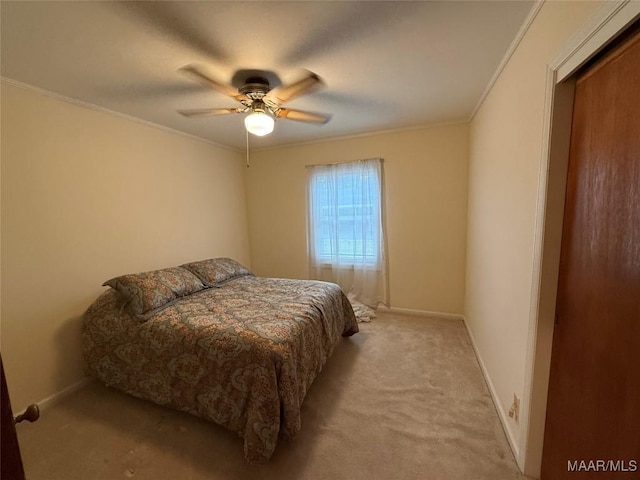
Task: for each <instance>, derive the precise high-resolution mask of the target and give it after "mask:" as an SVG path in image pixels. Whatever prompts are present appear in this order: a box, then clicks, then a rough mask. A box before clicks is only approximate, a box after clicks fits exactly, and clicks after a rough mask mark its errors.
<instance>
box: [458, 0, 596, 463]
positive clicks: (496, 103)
mask: <svg viewBox="0 0 640 480" xmlns="http://www.w3.org/2000/svg"><path fill="white" fill-rule="evenodd" d="M599 7H600V3H599V2H546V3H545V4H544V5H543V7H542V9H541V10H540V12H539V13H538V15H537V17H536V18H535V20H534V22H533V24H532V25H531V27H530V29H529V30H528V32H527V33H526V35H525V37H524V39H523V40H522V42H521V43H520V45H519V46H518V48H517V50H516V52H515V54H514V55H513V57H512V58H511V60H510V61H509V63H508V64H507V66H506V68H505V69H504V71H503V72H502V74H501V75H500V77H499V79H498V81H497V82H496V84H495V85H494V87H493V88H492V90H491V92H490V94H489V95H488V97H487V98H486V100H485V101H484V103H483V105H482V107H481V108H480V109H479V111H478V112H477V114H476V115H475V117H474V119H473V121H472V122H471V136H470V166H469V209H468V226H467V264H466V271H467V278H466V294H465V316H466V319H467V322H468V325H469V328H470V331H471V334H472V336H473V339H474V342H475V345H476V347H477V350H478V353H479V357H480V360H481V363H482V364H483V365H484V368H485V370H486V373H487V375H488V377H489V382H490V385H491V387H492V389H493V390H494V394H495V395H496V397H497V400H498V403H499V405H498V409H499V411H500V414H501V415H502V417H503V419H505V421H506V425H507V429H508V434H509V436H510V437H511V441H512V443H513V445H514V446H515V448H516V453H519V447H520V441H521V440H520V439H521V437H520V430H519V429H520V425H518V424H516V423H515V421H514V420H513V419H511V418H509V417H508V416H507V415H506V413H507V411H508V410H509V408H510V406H511V403H512V399H513V394H514V393H515V394H517V395H518V397H519V398H521V399H522V398H523V391H524V384H525V381H527V378H526V374H527V372H526V371H525V361H526V353H527V341H528V334H529V314H530V307H531V300H532V299H531V294H532V280H533V248H534V228H535V221H536V204H537V193H538V190H537V189H538V175H539V170H540V166H541V160H542V151H543V148H542V147H543V146H542V138H543V122H544V111H543V109H544V105H545V84H546V71H547V67H546V65H547V64H548V63H549V62H550V61H551V60H552V59H553V58H554V57H555V56H556V55H557V54H558V53H559V51H560V50H561V49H562V48H563V47H564V46H565V44H566V43H567V42H568V41H569V39H570V37H571V36H572V35H573V34H574V33H575V32H576V31H578V29H579V28H580V27H581V26H582V25H583V24H584V23H585V22H586V20H587V19H588V18H589V17H590V16H591V15H592V14H593V13H594V12H595V11H596V10H597V9H598V8H599ZM527 408H528V405H526V404H521V410H523V409H527Z"/></svg>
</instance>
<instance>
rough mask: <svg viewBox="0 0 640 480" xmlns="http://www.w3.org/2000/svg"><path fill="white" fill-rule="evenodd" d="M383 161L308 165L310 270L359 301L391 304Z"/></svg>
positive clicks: (320, 278)
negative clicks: (385, 226) (386, 242)
mask: <svg viewBox="0 0 640 480" xmlns="http://www.w3.org/2000/svg"><path fill="white" fill-rule="evenodd" d="M382 172H383V170H382V160H381V159H379V158H376V159H370V160H360V161H357V162H350V163H339V164H332V165H314V166H310V167H309V169H308V172H307V179H308V185H307V187H308V188H307V192H308V240H309V273H310V276H311V278H315V279H318V280H324V281H328V282H334V283H337V284H338V285H340V287H342V289H343V290H344V291H345V292H347V293H349V294H351V295H350V296H352V297H355V299H356V300H359V301H360V302H362V303H364V304H366V305H369V306H372V307H376V306H377V305H378V304H379V303H383V304H387V303H388V300H387V275H386V258H385V242H384V232H383V218H382V215H383V212H382V205H383V198H382V193H383V192H382V186H383V182H382Z"/></svg>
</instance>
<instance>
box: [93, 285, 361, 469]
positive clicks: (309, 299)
mask: <svg viewBox="0 0 640 480" xmlns="http://www.w3.org/2000/svg"><path fill="white" fill-rule="evenodd" d="M357 331H358V325H357V322H356V319H355V316H354V314H353V310H352V308H351V305H350V303H349V301H348V300H347V298H346V297H345V295H344V294H343V292H342V290H340V288H339V287H338V286H337V285H335V284H332V283H326V282H318V281H307V280H289V279H278V278H263V277H253V276H244V277H240V278H236V279H233V280H230V281H228V282H227V283H225V284H223V285H222V286H220V287H219V288H208V289H206V290H203V291H200V292H198V293H194V294H192V295H189V296H186V297H183V298H181V299H179V300H178V301H176V302H173V303H172V304H170V305H169V306H168V307H167V308H165V309H164V310H162V311H160V312H158V313H156V314H155V315H153V316H152V317H151V318H149V319H148V320H146V321H141V320H140V319H139V318H136V317H134V316H132V315H131V314H129V313H128V312H127V310H126V309H125V308H124V306H123V303H122V299H121V298H120V297H119V296H118V294H117V293H116V292H115V291H113V290H111V289H110V290H109V291H107V292H105V293H103V294H102V295H101V296H100V297H99V298H98V299H97V300H96V301H95V302H94V304H92V305H91V307H89V309H88V310H87V312H86V313H85V315H84V318H83V331H82V343H83V352H84V356H85V360H86V363H87V373H88V374H89V375H90V376H93V377H96V378H98V379H99V380H101V381H102V382H103V383H105V384H106V385H108V386H111V387H114V388H117V389H119V390H122V391H124V392H127V393H129V394H131V395H134V396H136V397H140V398H143V399H146V400H151V401H153V402H155V403H158V404H161V405H166V406H170V407H173V408H176V409H179V410H183V411H186V412H189V413H191V414H193V415H196V416H198V417H202V418H205V419H207V420H211V421H213V422H216V423H218V424H220V425H222V426H224V427H226V428H228V429H230V430H231V431H234V432H236V433H238V434H239V435H240V436H241V437H242V438H243V439H244V453H245V457H246V459H247V460H248V461H250V462H258V463H261V462H264V461H266V460H268V459H269V457H270V456H271V454H272V453H273V451H274V449H275V447H276V443H277V441H278V438H279V437H283V438H287V439H291V438H293V437H294V435H295V434H296V433H297V432H298V431H299V430H300V427H301V420H300V408H301V405H302V402H303V400H304V398H305V395H306V393H307V390H308V388H309V387H310V385H311V383H312V382H313V380H314V379H315V377H316V376H317V374H318V373H319V372H320V370H321V369H322V366H323V365H324V363H325V362H326V360H327V358H328V357H329V356H330V355H331V353H332V351H333V349H334V347H335V345H336V343H337V342H338V341H339V340H340V338H341V336H349V335H352V334H354V333H356V332H357Z"/></svg>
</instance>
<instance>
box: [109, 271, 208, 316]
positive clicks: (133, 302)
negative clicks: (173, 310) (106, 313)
mask: <svg viewBox="0 0 640 480" xmlns="http://www.w3.org/2000/svg"><path fill="white" fill-rule="evenodd" d="M102 285H103V286H109V287H111V288H113V289H114V290H116V291H117V292H118V293H119V294H120V295H121V296H122V297H123V298H124V299H125V300H126V301H127V308H128V309H129V311H130V312H131V313H133V314H134V315H136V316H137V317H139V318H142V319H144V320H146V319H148V318H149V317H151V316H152V315H153V314H155V313H157V312H158V311H160V310H162V309H163V308H165V307H167V306H169V304H170V303H171V302H173V301H174V300H176V299H178V298H180V297H184V296H185V295H191V294H192V293H196V292H199V291H200V290H204V289H205V288H206V287H205V286H204V285H203V284H202V282H201V281H200V279H199V278H198V277H196V276H195V275H194V274H193V273H191V272H190V271H188V270H185V269H184V268H180V267H172V268H165V269H163V270H153V271H151V272H143V273H133V274H130V275H122V276H121V277H116V278H112V279H111V280H107V281H106V282H104V283H103V284H102Z"/></svg>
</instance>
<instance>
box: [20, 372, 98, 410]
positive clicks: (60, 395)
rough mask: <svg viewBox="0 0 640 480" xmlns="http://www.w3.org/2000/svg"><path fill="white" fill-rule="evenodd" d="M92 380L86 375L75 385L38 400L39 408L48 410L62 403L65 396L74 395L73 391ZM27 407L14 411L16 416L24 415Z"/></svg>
mask: <svg viewBox="0 0 640 480" xmlns="http://www.w3.org/2000/svg"><path fill="white" fill-rule="evenodd" d="M90 381H91V379H90V378H89V377H85V378H83V379H82V380H80V381H79V382H76V383H74V384H73V385H70V386H68V387H67V388H64V389H62V390H60V391H59V392H57V393H54V394H53V395H51V396H49V397H47V398H45V399H43V400H40V401H39V402H36V404H37V405H38V408H39V409H40V411H41V412H42V411H44V410H47V409H48V408H50V407H52V406H54V405H56V404H58V403H60V402H61V401H62V400H64V399H65V398H67V397H68V396H69V395H72V394H73V393H75V392H77V391H78V390H80V389H81V388H82V387H84V386H85V385H86V384H87V383H89V382H90ZM26 409H27V408H26V407H25V408H24V410H22V411H21V412H19V413H16V412H14V413H13V414H14V416H16V417H17V416H18V415H22V414H23V413H24V411H25V410H26Z"/></svg>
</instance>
